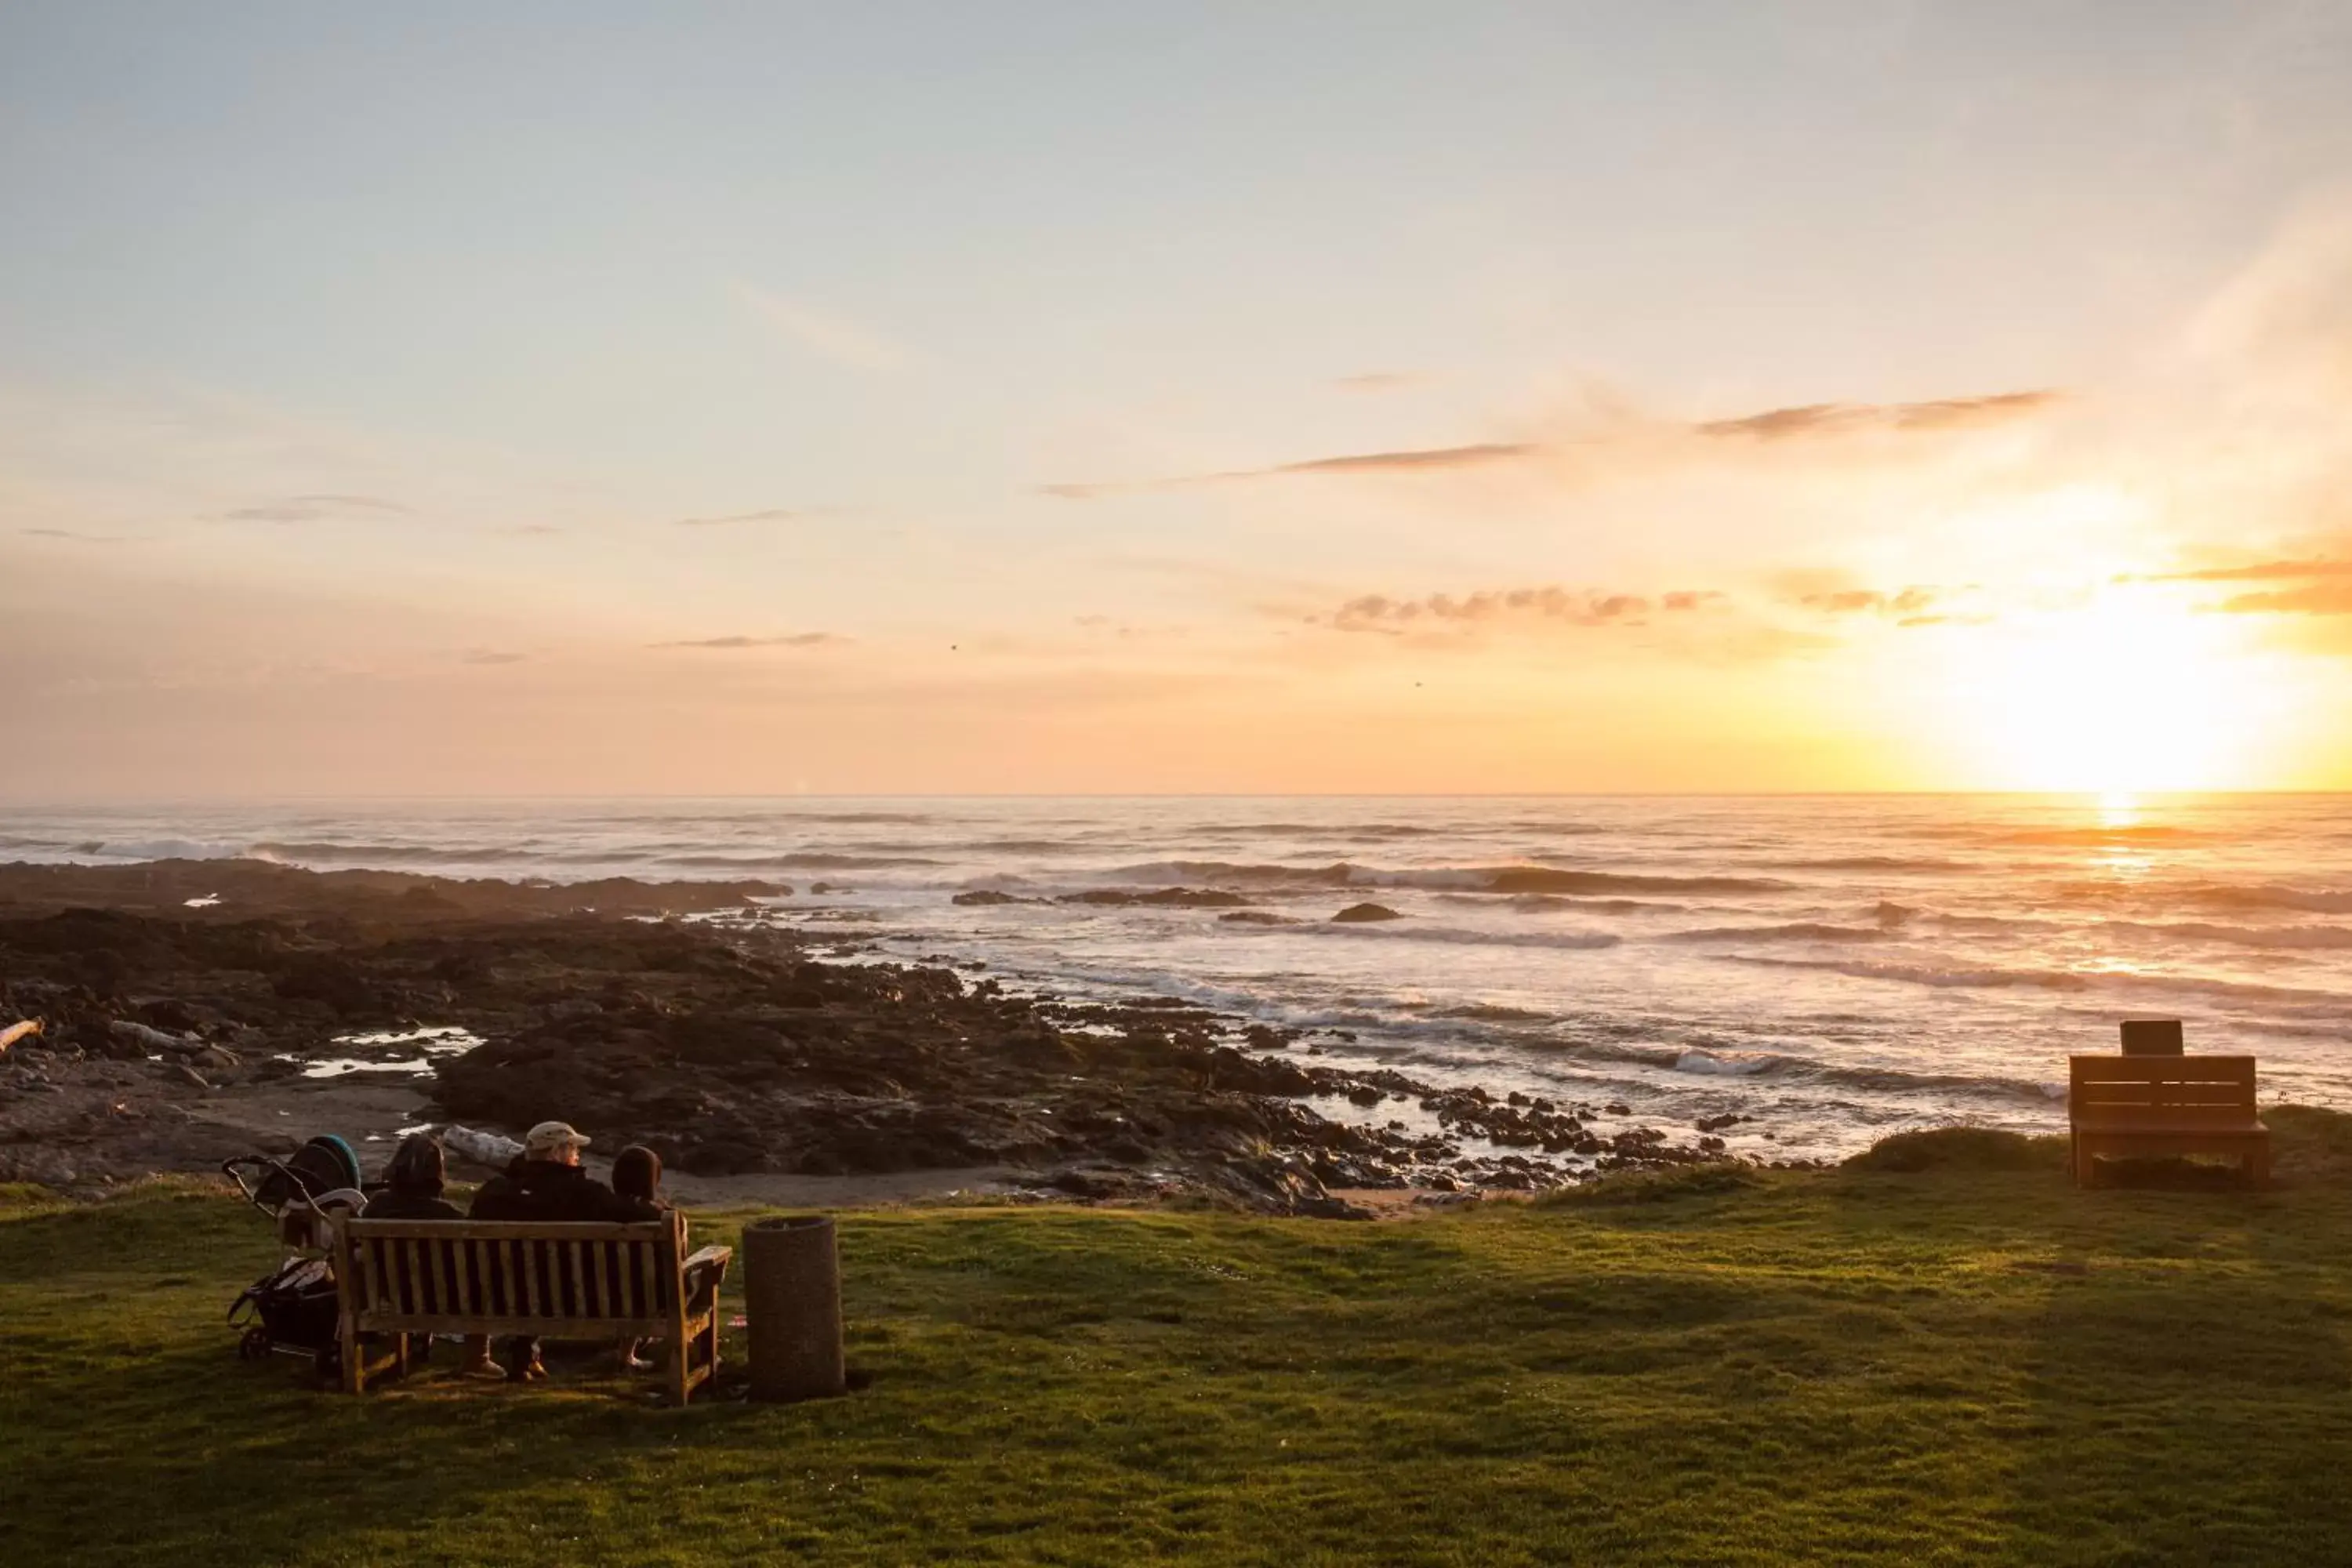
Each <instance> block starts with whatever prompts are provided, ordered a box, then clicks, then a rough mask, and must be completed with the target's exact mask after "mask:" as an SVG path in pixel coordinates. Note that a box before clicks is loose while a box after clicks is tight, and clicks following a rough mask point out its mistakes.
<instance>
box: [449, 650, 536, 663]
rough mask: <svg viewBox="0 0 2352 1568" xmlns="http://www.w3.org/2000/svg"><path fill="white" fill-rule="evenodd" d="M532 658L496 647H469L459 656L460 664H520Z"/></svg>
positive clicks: (525, 654)
mask: <svg viewBox="0 0 2352 1568" xmlns="http://www.w3.org/2000/svg"><path fill="white" fill-rule="evenodd" d="M528 658H530V655H529V654H527V653H509V652H506V651H504V650H503V649H499V648H494V647H469V648H467V650H466V651H465V652H463V653H461V654H459V655H458V656H457V662H458V663H460V664H520V663H522V662H523V661H524V660H526V659H528Z"/></svg>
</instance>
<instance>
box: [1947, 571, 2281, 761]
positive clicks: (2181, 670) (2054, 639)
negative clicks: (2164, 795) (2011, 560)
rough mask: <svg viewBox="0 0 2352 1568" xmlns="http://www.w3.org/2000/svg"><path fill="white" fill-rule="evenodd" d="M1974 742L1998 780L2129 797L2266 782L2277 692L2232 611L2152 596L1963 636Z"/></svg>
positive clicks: (2106, 599) (1958, 713) (1960, 693)
mask: <svg viewBox="0 0 2352 1568" xmlns="http://www.w3.org/2000/svg"><path fill="white" fill-rule="evenodd" d="M1948 679H1949V681H1950V683H1951V692H1952V698H1953V710H1954V715H1955V718H1956V719H1957V720H1958V723H1959V724H1960V726H1961V727H1962V729H1963V731H1964V736H1963V739H1964V742H1965V744H1966V745H1967V746H1968V747H1969V750H1970V751H1971V752H1973V753H1974V755H1975V756H1976V758H1977V759H1978V763H1979V766H1980V768H1981V769H1982V770H1983V772H1984V773H1985V775H1986V781H1985V782H1986V783H1987V784H1990V785H1991V786H1992V787H1995V788H2001V789H2018V790H2033V791H2064V792H2083V793H2090V794H2097V795H2136V794H2138V793H2142V792H2148V791H2173V790H2206V789H2225V788H2231V787H2239V786H2243V785H2245V784H2248V783H2251V782H2258V781H2259V777H2260V773H2259V770H2260V767H2261V765H2262V763H2263V759H2264V755H2265V752H2266V750H2267V745H2268V742H2269V741H2270V738H2271V736H2270V731H2271V728H2272V721H2273V707H2274V703H2273V699H2274V695H2275V694H2274V692H2273V690H2271V689H2269V688H2268V687H2267V686H2266V683H2265V682H2264V680H2263V668H2262V663H2261V660H2260V658H2258V657H2257V656H2255V655H2253V654H2252V653H2250V652H2249V651H2248V650H2247V649H2246V648H2245V647H2243V645H2242V641H2241V639H2240V638H2239V637H2238V636H2237V634H2236V632H2235V630H2234V629H2233V627H2232V626H2231V625H2230V624H2229V618H2228V617H2225V616H2211V615H2203V614H2199V613H2196V612H2194V611H2193V610H2190V609H2188V608H2186V607H2184V606H2182V605H2179V604H2178V603H2176V602H2173V601H2171V600H2170V599H2168V598H2167V597H2161V596H2158V595H2154V594H2150V593H2133V592H2128V591H2110V592H2108V593H2106V594H2105V595H2102V596H2101V597H2099V598H2097V599H2096V600H2095V601H2094V602H2093V603H2091V604H2089V605H2084V606H2082V607H2079V608H2068V609H2063V610H2054V611H2050V612H2046V613H2043V614H2040V615H2032V616H2021V617H2019V618H2018V619H2015V620H2011V621H2004V622H2002V623H2000V624H1998V625H1995V626H1987V627H1983V628H1980V629H1979V631H1978V632H1977V634H1976V635H1975V636H1972V637H1965V638H1963V639H1960V641H1959V645H1958V648H1957V649H1956V659H1955V663H1954V665H1953V666H1952V667H1951V668H1950V669H1949V670H1948Z"/></svg>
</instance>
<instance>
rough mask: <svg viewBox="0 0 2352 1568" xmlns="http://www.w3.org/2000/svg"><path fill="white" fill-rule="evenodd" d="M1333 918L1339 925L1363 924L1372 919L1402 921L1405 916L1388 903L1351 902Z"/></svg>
mask: <svg viewBox="0 0 2352 1568" xmlns="http://www.w3.org/2000/svg"><path fill="white" fill-rule="evenodd" d="M1331 919H1332V921H1334V922H1335V923H1337V924H1339V925H1361V924H1364V923H1367V922H1369V921H1401V920H1402V919H1404V917H1403V916H1402V915H1401V914H1399V913H1397V912H1396V910H1392V909H1391V908H1389V907H1388V906H1387V905H1386V904H1349V906H1348V907H1347V908H1346V909H1344V910H1340V911H1339V913H1338V914H1336V915H1333V916H1332V917H1331Z"/></svg>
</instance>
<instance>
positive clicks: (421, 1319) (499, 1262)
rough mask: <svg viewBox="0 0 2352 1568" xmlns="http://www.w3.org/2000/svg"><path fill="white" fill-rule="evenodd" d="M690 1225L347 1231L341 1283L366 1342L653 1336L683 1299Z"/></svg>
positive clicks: (407, 1225)
mask: <svg viewBox="0 0 2352 1568" xmlns="http://www.w3.org/2000/svg"><path fill="white" fill-rule="evenodd" d="M685 1257H686V1221H685V1218H684V1216H683V1215H675V1214H673V1215H667V1216H665V1217H664V1218H662V1219H660V1220H655V1221H650V1222H647V1223H645V1224H641V1225H605V1224H594V1225H555V1224H547V1225H541V1224H526V1223H520V1222H515V1221H494V1222H493V1221H474V1220H354V1221H348V1222H345V1225H344V1226H343V1230H342V1234H341V1237H339V1246H338V1248H337V1260H338V1264H339V1266H340V1267H341V1269H342V1270H343V1273H342V1275H341V1276H340V1277H339V1282H340V1283H341V1286H342V1289H344V1290H345V1291H346V1293H347V1294H348V1296H349V1300H350V1308H351V1310H352V1313H353V1315H354V1317H355V1318H356V1319H357V1321H358V1325H359V1327H360V1328H361V1329H362V1331H406V1332H412V1333H413V1332H419V1331H461V1326H462V1330H463V1331H483V1332H491V1333H509V1332H526V1331H531V1330H533V1329H535V1328H540V1327H546V1328H549V1329H551V1330H552V1329H553V1328H555V1327H556V1326H558V1325H565V1326H569V1327H571V1328H572V1329H575V1330H576V1329H579V1328H589V1329H593V1331H595V1332H596V1333H598V1334H599V1335H602V1336H604V1337H613V1336H616V1335H636V1336H642V1337H651V1336H655V1335H658V1334H659V1333H661V1332H662V1331H663V1330H664V1327H665V1325H667V1323H668V1320H669V1318H670V1316H671V1308H672V1307H673V1306H674V1305H675V1303H676V1302H677V1300H678V1297H679V1295H680V1286H681V1281H680V1279H679V1270H680V1268H682V1267H683V1265H684V1259H685Z"/></svg>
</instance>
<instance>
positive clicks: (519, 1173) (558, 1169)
mask: <svg viewBox="0 0 2352 1568" xmlns="http://www.w3.org/2000/svg"><path fill="white" fill-rule="evenodd" d="M587 1143H588V1140H587V1139H586V1138H585V1137H584V1136H583V1135H582V1134H581V1133H579V1132H577V1131H573V1130H572V1124H571V1123H570V1122H568V1121H542V1122H541V1123H540V1124H539V1125H538V1126H536V1127H534V1128H532V1129H531V1130H530V1131H529V1132H527V1133H525V1134H524V1135H523V1141H522V1158H521V1159H520V1160H518V1161H516V1162H515V1163H513V1164H512V1165H509V1167H507V1172H506V1173H505V1174H504V1175H501V1176H492V1177H491V1178H490V1179H489V1180H488V1181H487V1182H484V1183H483V1184H482V1190H481V1191H480V1192H478V1193H476V1194H474V1207H473V1210H472V1213H471V1214H470V1215H469V1216H468V1217H469V1218H473V1219H509V1220H556V1221H592V1222H593V1221H600V1220H601V1221H606V1222H621V1223H625V1222H628V1221H632V1220H643V1219H649V1218H653V1217H656V1213H657V1211H655V1210H654V1209H653V1207H652V1205H646V1204H637V1203H631V1202H627V1201H625V1200H624V1199H622V1198H621V1197H619V1196H618V1195H617V1194H614V1191H613V1189H612V1188H610V1187H608V1186H606V1185H605V1184H604V1183H602V1182H600V1181H598V1180H596V1178H594V1177H593V1176H591V1175H590V1174H589V1173H587V1172H586V1171H585V1170H583V1168H582V1167H581V1164H580V1151H581V1150H582V1149H583V1148H585V1147H586V1146H587ZM496 1370H497V1369H496V1368H495V1367H494V1366H493V1365H492V1364H491V1361H490V1342H489V1341H488V1339H487V1338H483V1337H480V1336H475V1337H473V1338H469V1339H467V1342H466V1365H465V1371H466V1372H467V1373H470V1374H472V1375H475V1376H481V1375H485V1374H491V1373H495V1372H496ZM506 1375H507V1377H509V1379H511V1380H513V1381H515V1382H518V1383H520V1382H523V1381H526V1380H528V1381H531V1382H537V1381H540V1380H541V1379H543V1378H545V1377H546V1376H547V1368H546V1366H545V1365H544V1364H543V1363H541V1360H540V1354H539V1341H538V1340H537V1339H535V1338H532V1337H530V1336H520V1337H518V1338H517V1339H516V1340H514V1341H513V1342H511V1343H510V1344H509V1346H508V1356H507V1370H506Z"/></svg>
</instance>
